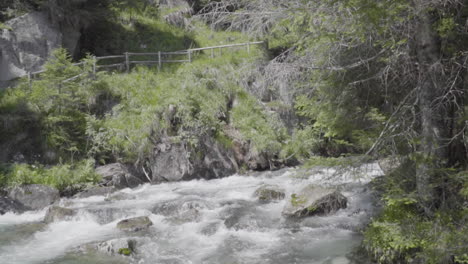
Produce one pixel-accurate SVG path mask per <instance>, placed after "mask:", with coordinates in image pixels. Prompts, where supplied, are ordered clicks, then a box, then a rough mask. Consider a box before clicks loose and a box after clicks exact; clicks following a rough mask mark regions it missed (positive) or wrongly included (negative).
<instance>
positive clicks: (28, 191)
mask: <svg viewBox="0 0 468 264" xmlns="http://www.w3.org/2000/svg"><path fill="white" fill-rule="evenodd" d="M8 197H9V198H11V199H13V200H15V201H17V202H19V203H21V204H23V205H24V206H26V207H28V208H29V209H32V210H39V209H42V208H44V207H46V206H49V205H51V204H53V203H54V202H55V201H57V200H58V199H60V195H59V191H58V190H57V189H55V188H53V187H50V186H46V185H41V184H29V185H21V186H16V187H14V188H12V189H11V190H10V191H9V192H8Z"/></svg>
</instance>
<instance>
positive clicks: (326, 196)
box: [282, 185, 348, 218]
mask: <svg viewBox="0 0 468 264" xmlns="http://www.w3.org/2000/svg"><path fill="white" fill-rule="evenodd" d="M347 203H348V199H347V198H346V197H345V196H343V194H341V193H340V192H338V191H337V190H335V189H332V188H324V187H320V186H316V185H309V186H307V187H305V188H304V189H302V190H301V191H300V192H299V193H298V194H292V195H291V198H290V199H289V201H288V202H287V204H286V205H285V207H284V209H283V212H282V214H283V215H284V216H286V217H294V218H301V217H306V216H313V215H324V214H329V213H333V212H336V211H338V210H339V209H342V208H346V206H347Z"/></svg>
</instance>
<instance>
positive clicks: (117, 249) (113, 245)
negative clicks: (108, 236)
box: [96, 238, 137, 256]
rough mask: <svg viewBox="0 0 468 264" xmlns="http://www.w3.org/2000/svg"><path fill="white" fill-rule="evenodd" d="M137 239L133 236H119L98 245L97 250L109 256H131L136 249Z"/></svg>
mask: <svg viewBox="0 0 468 264" xmlns="http://www.w3.org/2000/svg"><path fill="white" fill-rule="evenodd" d="M136 244H137V241H136V240H135V239H131V238H118V239H113V240H109V241H106V242H102V243H99V244H97V245H96V249H97V251H99V252H101V253H104V254H107V255H109V256H116V255H124V256H129V255H131V254H133V252H135V250H136Z"/></svg>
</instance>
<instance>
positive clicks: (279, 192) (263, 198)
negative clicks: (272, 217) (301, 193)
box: [254, 185, 286, 203]
mask: <svg viewBox="0 0 468 264" xmlns="http://www.w3.org/2000/svg"><path fill="white" fill-rule="evenodd" d="M254 196H255V197H256V198H257V199H258V200H259V201H260V202H262V203H270V202H274V201H279V200H283V199H284V197H285V196H286V195H285V193H284V190H283V189H281V188H280V187H278V186H276V185H263V186H261V187H260V188H258V189H257V190H255V193H254Z"/></svg>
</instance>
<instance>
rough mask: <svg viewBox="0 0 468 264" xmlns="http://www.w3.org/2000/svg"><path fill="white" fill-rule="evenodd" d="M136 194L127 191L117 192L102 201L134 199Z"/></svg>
mask: <svg viewBox="0 0 468 264" xmlns="http://www.w3.org/2000/svg"><path fill="white" fill-rule="evenodd" d="M135 199H136V196H135V195H132V194H129V193H124V192H118V193H114V194H112V195H110V196H109V197H107V198H106V199H104V201H107V202H112V201H123V200H135Z"/></svg>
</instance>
